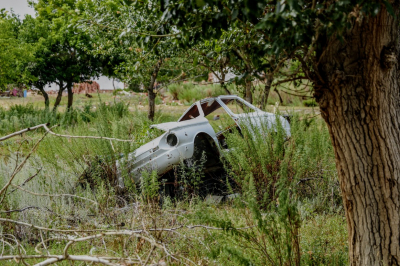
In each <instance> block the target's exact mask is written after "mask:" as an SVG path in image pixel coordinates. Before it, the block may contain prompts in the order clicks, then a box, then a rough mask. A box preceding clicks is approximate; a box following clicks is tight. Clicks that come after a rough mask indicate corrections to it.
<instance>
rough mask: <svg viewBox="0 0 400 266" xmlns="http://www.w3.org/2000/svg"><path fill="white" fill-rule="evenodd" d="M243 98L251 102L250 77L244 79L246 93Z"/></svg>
mask: <svg viewBox="0 0 400 266" xmlns="http://www.w3.org/2000/svg"><path fill="white" fill-rule="evenodd" d="M244 99H245V100H246V101H248V102H249V103H253V94H252V92H251V79H246V95H245V97H244Z"/></svg>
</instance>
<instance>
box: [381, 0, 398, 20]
mask: <svg viewBox="0 0 400 266" xmlns="http://www.w3.org/2000/svg"><path fill="white" fill-rule="evenodd" d="M383 3H384V4H385V7H386V10H387V12H389V14H390V15H392V16H393V17H396V14H395V12H394V9H393V6H392V5H391V4H390V3H389V1H387V0H386V1H383Z"/></svg>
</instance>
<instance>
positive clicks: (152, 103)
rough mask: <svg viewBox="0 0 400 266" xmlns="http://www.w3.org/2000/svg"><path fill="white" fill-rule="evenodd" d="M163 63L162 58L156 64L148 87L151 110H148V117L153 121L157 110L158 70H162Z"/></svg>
mask: <svg viewBox="0 0 400 266" xmlns="http://www.w3.org/2000/svg"><path fill="white" fill-rule="evenodd" d="M161 64H162V59H160V60H158V62H157V63H156V65H155V66H154V69H153V73H152V74H151V78H150V84H149V87H148V88H147V92H148V100H149V112H148V115H147V118H148V119H149V120H151V121H153V120H154V114H155V111H156V103H155V99H156V93H155V92H154V83H155V82H156V79H157V75H158V72H159V71H160V67H161Z"/></svg>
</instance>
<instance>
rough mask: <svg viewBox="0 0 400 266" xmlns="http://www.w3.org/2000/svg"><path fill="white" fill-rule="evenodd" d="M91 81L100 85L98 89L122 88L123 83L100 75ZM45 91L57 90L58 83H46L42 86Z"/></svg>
mask: <svg viewBox="0 0 400 266" xmlns="http://www.w3.org/2000/svg"><path fill="white" fill-rule="evenodd" d="M92 80H93V81H96V82H97V83H99V85H100V90H114V88H115V89H123V88H124V83H123V82H121V81H119V80H113V79H110V78H108V77H106V76H101V77H100V78H98V79H96V78H93V79H92ZM44 89H45V90H46V91H57V90H58V85H57V84H55V83H52V84H51V85H46V86H45V88H44Z"/></svg>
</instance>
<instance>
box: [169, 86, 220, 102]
mask: <svg viewBox="0 0 400 266" xmlns="http://www.w3.org/2000/svg"><path fill="white" fill-rule="evenodd" d="M168 91H169V93H170V94H171V96H172V99H173V100H180V101H182V102H184V103H186V104H192V103H193V102H195V101H198V100H201V99H204V98H207V97H216V96H219V95H225V94H226V93H225V90H224V89H223V88H222V87H221V86H219V85H215V86H214V85H211V86H203V85H193V84H192V83H184V84H171V85H169V86H168Z"/></svg>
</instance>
